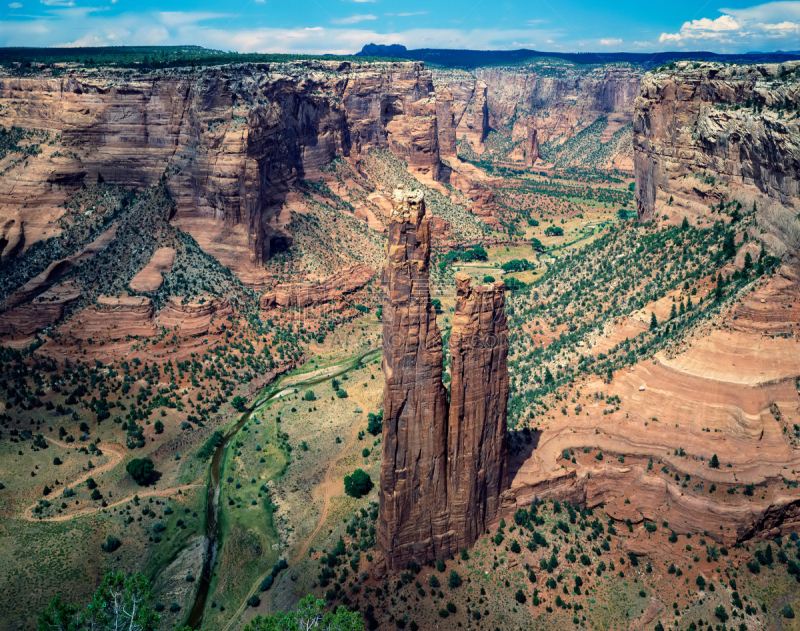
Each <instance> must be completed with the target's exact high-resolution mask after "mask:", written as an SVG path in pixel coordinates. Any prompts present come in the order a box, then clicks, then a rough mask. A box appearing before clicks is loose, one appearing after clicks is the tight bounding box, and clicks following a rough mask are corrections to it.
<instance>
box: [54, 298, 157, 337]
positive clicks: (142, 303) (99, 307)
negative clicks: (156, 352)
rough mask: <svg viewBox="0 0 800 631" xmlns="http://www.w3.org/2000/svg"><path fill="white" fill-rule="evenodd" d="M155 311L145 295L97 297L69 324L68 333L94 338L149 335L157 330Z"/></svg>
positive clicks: (71, 335) (72, 335)
mask: <svg viewBox="0 0 800 631" xmlns="http://www.w3.org/2000/svg"><path fill="white" fill-rule="evenodd" d="M154 313H155V310H154V307H153V301H152V300H151V299H150V298H148V297H146V296H120V297H116V296H100V297H99V298H98V299H97V303H96V304H94V305H92V306H90V307H87V308H85V309H83V310H82V311H81V312H80V313H78V314H76V316H75V318H73V319H72V320H71V321H70V322H69V323H68V325H67V330H68V331H69V333H68V335H69V337H74V338H77V339H81V340H94V341H101V340H122V339H126V338H127V337H129V336H130V337H151V336H153V335H155V334H156V332H157V331H158V329H157V328H156V326H155V323H154V322H153V315H154Z"/></svg>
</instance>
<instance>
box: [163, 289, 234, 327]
mask: <svg viewBox="0 0 800 631" xmlns="http://www.w3.org/2000/svg"><path fill="white" fill-rule="evenodd" d="M229 315H233V309H232V308H231V306H230V304H228V301H227V300H223V299H219V298H214V297H213V296H200V297H192V298H191V299H189V298H185V297H183V296H170V297H169V300H168V301H167V305H166V306H165V307H164V308H163V309H162V310H161V311H160V312H159V314H158V318H157V323H158V325H159V326H162V327H167V328H168V329H171V328H176V327H177V328H179V329H180V331H181V335H184V336H197V335H205V334H208V333H218V332H219V331H221V330H223V329H224V328H225V327H226V325H225V317H226V316H229Z"/></svg>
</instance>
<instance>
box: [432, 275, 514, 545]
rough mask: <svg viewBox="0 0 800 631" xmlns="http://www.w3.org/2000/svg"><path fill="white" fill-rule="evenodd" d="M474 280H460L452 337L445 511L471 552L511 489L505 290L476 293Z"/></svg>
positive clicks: (499, 285) (496, 286)
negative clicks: (507, 419) (471, 284)
mask: <svg viewBox="0 0 800 631" xmlns="http://www.w3.org/2000/svg"><path fill="white" fill-rule="evenodd" d="M470 280H471V279H470V277H469V276H468V275H467V274H464V273H462V272H458V273H456V292H457V293H456V308H455V315H454V316H453V329H452V331H451V333H450V358H451V359H450V374H451V375H452V385H451V387H450V392H451V396H450V422H449V425H448V446H447V447H448V448H447V454H448V463H447V505H448V516H449V519H450V530H451V531H453V532H454V533H455V541H454V544H455V545H454V547H455V549H457V550H458V549H461V548H467V547H470V546H471V545H472V544H473V543H474V542H475V541H476V540H477V539H478V537H479V536H480V535H481V534H483V533H484V532H485V530H486V524H487V522H489V521H490V520H491V519H493V518H494V517H495V516H496V515H497V511H498V509H499V507H500V496H501V494H502V493H503V491H505V490H506V489H507V488H508V470H507V467H508V465H507V462H506V455H507V454H506V403H507V401H508V362H507V360H508V324H507V322H506V315H505V296H504V293H505V285H504V284H503V282H502V281H500V282H496V283H493V284H491V285H478V286H477V287H470Z"/></svg>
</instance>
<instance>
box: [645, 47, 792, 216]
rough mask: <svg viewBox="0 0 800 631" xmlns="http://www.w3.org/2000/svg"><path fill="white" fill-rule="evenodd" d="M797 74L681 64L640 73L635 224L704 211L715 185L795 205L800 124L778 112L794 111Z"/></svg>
mask: <svg viewBox="0 0 800 631" xmlns="http://www.w3.org/2000/svg"><path fill="white" fill-rule="evenodd" d="M798 67H800V62H787V63H785V64H780V65H779V64H765V65H756V66H733V65H727V66H726V65H722V64H712V63H695V64H692V63H689V62H682V63H679V64H677V66H676V67H675V68H674V69H670V70H662V71H659V72H653V73H649V74H647V75H646V77H645V78H644V80H643V82H642V87H641V93H640V95H639V97H638V98H637V99H636V113H635V118H634V162H635V168H636V207H637V212H638V215H639V219H640V221H647V220H650V219H653V218H654V217H655V216H656V215H659V214H661V213H662V212H666V210H667V208H666V207H667V206H670V207H671V208H674V207H675V206H676V204H677V203H680V205H681V208H682V209H683V210H682V212H685V213H686V214H690V215H691V214H696V213H697V212H702V211H704V210H705V209H706V208H707V207H708V205H709V203H712V202H717V201H719V198H720V192H719V191H718V190H714V189H715V185H716V184H717V181H720V183H725V184H728V185H735V186H740V187H742V188H749V189H751V190H752V191H753V192H754V193H760V194H761V195H762V196H764V197H765V198H769V199H772V200H775V201H777V202H779V203H781V204H785V205H786V204H788V205H795V204H796V203H797V201H798V194H799V193H800V190H799V184H798V183H799V182H800V120H798V118H797V116H791V115H784V113H785V112H786V111H787V109H788V110H790V111H791V110H794V109H796V108H797V107H798V105H800V91H798V85H797V81H796V80H795V79H794V77H795V75H794V74H793V71H794V69H795V68H798ZM787 106H788V107H787ZM670 197H672V198H673V201H672V203H670V201H669V200H670Z"/></svg>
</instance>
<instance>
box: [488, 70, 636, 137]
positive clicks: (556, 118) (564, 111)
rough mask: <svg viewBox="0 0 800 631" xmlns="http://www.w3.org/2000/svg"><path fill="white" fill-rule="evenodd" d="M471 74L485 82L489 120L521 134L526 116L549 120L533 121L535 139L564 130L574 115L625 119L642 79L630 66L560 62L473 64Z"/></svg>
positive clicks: (569, 125)
mask: <svg viewBox="0 0 800 631" xmlns="http://www.w3.org/2000/svg"><path fill="white" fill-rule="evenodd" d="M475 76H476V78H477V79H478V80H480V81H483V82H484V83H485V84H486V85H487V86H488V90H487V102H488V110H489V125H490V126H491V127H492V128H493V129H506V128H507V129H514V133H515V135H524V134H525V130H524V125H525V122H526V119H527V117H529V116H532V115H533V116H539V117H540V118H541V122H542V123H549V124H542V125H539V126H537V127H538V128H539V129H541V132H540V141H547V140H550V139H551V138H553V137H555V136H557V135H560V134H564V133H566V132H568V131H569V130H570V129H571V128H572V127H574V125H575V123H576V122H577V120H578V119H579V118H587V117H591V118H592V120H593V119H594V118H596V117H597V116H600V115H603V114H605V115H617V116H621V117H622V118H624V119H625V120H626V121H627V123H630V122H631V119H632V117H633V104H634V100H635V99H636V97H637V95H638V94H639V84H640V81H641V73H640V72H639V71H637V70H634V69H632V68H624V67H622V68H619V67H606V66H603V67H599V68H593V69H590V70H583V69H579V68H577V67H574V66H570V65H564V64H562V65H553V66H550V65H547V64H544V65H540V64H536V65H534V66H532V67H527V66H521V67H495V68H478V69H476V70H475ZM544 110H554V111H552V112H544Z"/></svg>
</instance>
